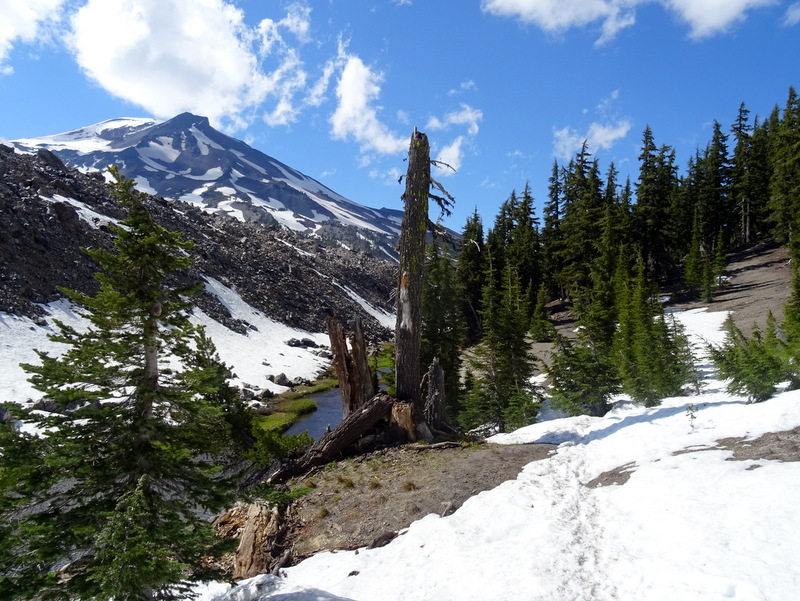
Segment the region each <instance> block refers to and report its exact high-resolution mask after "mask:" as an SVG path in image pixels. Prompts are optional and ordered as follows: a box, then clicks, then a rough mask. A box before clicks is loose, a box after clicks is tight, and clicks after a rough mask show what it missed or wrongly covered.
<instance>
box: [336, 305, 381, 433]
mask: <svg viewBox="0 0 800 601" xmlns="http://www.w3.org/2000/svg"><path fill="white" fill-rule="evenodd" d="M325 323H326V325H327V326H328V337H329V338H330V341H331V352H332V353H333V368H334V370H335V371H336V377H337V379H338V380H339V391H340V393H341V395H342V417H344V418H346V417H347V416H348V415H350V414H351V413H352V412H353V411H355V410H356V409H358V408H360V407H362V406H363V405H364V404H365V403H366V402H367V401H368V400H369V399H371V398H372V397H373V395H374V394H375V387H374V382H373V380H372V374H371V373H370V371H369V361H368V357H367V343H366V341H365V340H364V330H363V328H362V326H361V319H360V318H358V317H357V318H356V319H355V320H354V321H353V330H352V332H350V334H349V335H347V336H346V335H345V331H344V328H342V325H341V324H340V323H339V320H338V319H336V318H335V317H328V318H327V319H326V320H325ZM348 338H349V340H350V348H349V349H348V348H347V339H348Z"/></svg>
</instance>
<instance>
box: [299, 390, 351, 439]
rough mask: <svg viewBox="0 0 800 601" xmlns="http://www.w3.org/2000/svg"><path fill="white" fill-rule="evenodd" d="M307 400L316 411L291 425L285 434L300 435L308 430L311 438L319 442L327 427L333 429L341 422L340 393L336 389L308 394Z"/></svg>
mask: <svg viewBox="0 0 800 601" xmlns="http://www.w3.org/2000/svg"><path fill="white" fill-rule="evenodd" d="M308 398H309V399H312V400H313V401H314V402H315V403H316V404H317V410H316V411H314V412H313V413H309V414H308V415H305V416H303V417H302V418H300V419H299V420H298V421H296V422H295V423H293V424H292V425H291V426H289V429H288V430H286V432H285V434H287V435H288V434H301V433H302V432H303V431H304V430H308V435H309V436H311V438H313V439H314V440H319V439H320V438H322V435H323V434H325V429H326V428H327V427H328V426H330V427H331V429H333V428H335V427H336V426H338V425H339V424H340V423H341V421H342V393H341V392H339V389H338V388H334V389H333V390H327V391H325V392H317V393H316V394H309V395H308Z"/></svg>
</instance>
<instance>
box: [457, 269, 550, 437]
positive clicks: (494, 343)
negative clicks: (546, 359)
mask: <svg viewBox="0 0 800 601" xmlns="http://www.w3.org/2000/svg"><path fill="white" fill-rule="evenodd" d="M491 269H492V257H491V255H490V256H489V271H490V272H491ZM503 271H504V273H503V277H502V287H501V288H500V289H498V288H496V287H495V286H493V285H492V282H493V281H494V280H495V278H494V276H493V275H492V274H491V273H488V274H487V278H486V285H485V286H484V296H483V324H484V336H483V339H482V341H481V344H480V345H479V346H478V347H476V349H474V354H475V359H474V360H473V361H472V369H473V371H474V373H475V380H474V383H473V386H472V387H471V389H470V390H469V391H468V393H467V399H466V400H465V403H466V411H465V412H464V413H463V414H462V420H461V421H462V424H463V425H464V426H465V427H468V428H472V427H475V426H477V425H481V424H486V423H490V424H492V425H494V427H496V428H497V429H498V430H499V431H500V432H504V431H505V430H506V428H507V427H518V426H521V425H524V424H523V423H522V421H524V420H529V421H533V419H534V418H535V416H536V413H537V412H538V407H537V404H536V403H537V402H536V401H534V391H533V388H532V386H531V384H530V378H531V375H532V374H533V364H534V361H535V358H534V356H533V354H532V353H531V349H530V343H529V342H528V340H527V333H528V327H527V324H528V318H527V315H528V311H527V307H526V302H525V297H524V295H523V294H522V293H521V290H520V287H519V279H518V278H517V276H516V274H515V273H513V272H512V271H511V268H510V266H508V265H506V266H505V268H504V270H503ZM474 419H479V420H481V421H480V422H479V423H475V422H473V421H470V420H474Z"/></svg>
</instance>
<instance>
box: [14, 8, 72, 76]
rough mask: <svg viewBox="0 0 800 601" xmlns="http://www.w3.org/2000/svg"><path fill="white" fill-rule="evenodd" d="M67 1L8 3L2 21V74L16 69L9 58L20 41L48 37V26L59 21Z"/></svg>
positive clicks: (24, 41) (26, 41)
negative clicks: (62, 8) (9, 62)
mask: <svg viewBox="0 0 800 601" xmlns="http://www.w3.org/2000/svg"><path fill="white" fill-rule="evenodd" d="M63 4H64V0H7V1H6V2H3V3H2V5H3V8H2V14H3V17H2V19H0V75H9V74H11V73H12V72H13V68H12V67H11V65H9V64H8V57H9V55H10V54H11V50H12V49H13V48H14V44H15V43H16V42H17V41H20V42H23V43H28V44H29V43H31V42H34V41H36V40H38V39H41V38H42V37H43V36H46V31H47V29H48V25H49V24H51V23H52V22H54V21H57V20H58V19H59V12H60V9H61V7H62V5H63Z"/></svg>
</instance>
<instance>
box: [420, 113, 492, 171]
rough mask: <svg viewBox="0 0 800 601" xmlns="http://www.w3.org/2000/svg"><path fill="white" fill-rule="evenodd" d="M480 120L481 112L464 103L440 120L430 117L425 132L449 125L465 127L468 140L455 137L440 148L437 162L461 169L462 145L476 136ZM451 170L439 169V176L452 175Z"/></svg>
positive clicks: (462, 136) (462, 137)
mask: <svg viewBox="0 0 800 601" xmlns="http://www.w3.org/2000/svg"><path fill="white" fill-rule="evenodd" d="M481 119H483V112H482V111H480V110H479V109H475V108H472V107H471V106H469V105H468V104H464V103H461V108H460V109H459V110H457V111H452V112H450V113H447V114H446V115H445V116H444V117H442V118H439V117H435V116H434V117H430V118H429V119H428V123H427V124H426V125H425V129H426V130H440V129H446V128H448V127H450V126H451V125H465V126H466V130H467V131H466V133H467V136H469V138H467V137H465V136H464V135H460V136H458V137H456V138H455V140H453V141H452V142H450V144H448V145H447V146H445V147H443V148H442V150H441V151H440V152H439V156H438V157H437V160H438V161H441V162H443V163H447V164H448V165H449V166H450V167H452V168H453V169H455V170H456V171H457V170H458V169H459V168H460V167H461V161H462V158H463V156H464V144H465V142H468V141H469V140H471V139H472V138H473V137H475V136H477V135H478V130H479V127H478V123H479V122H480V121H481ZM453 169H448V168H446V167H445V168H441V169H439V174H440V175H452V174H453Z"/></svg>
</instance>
